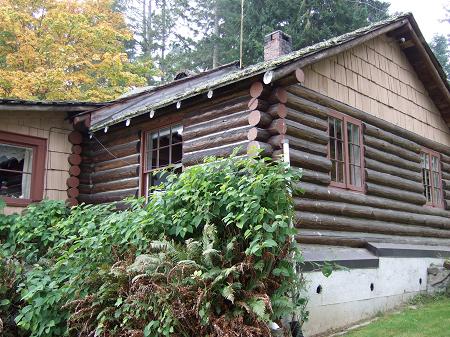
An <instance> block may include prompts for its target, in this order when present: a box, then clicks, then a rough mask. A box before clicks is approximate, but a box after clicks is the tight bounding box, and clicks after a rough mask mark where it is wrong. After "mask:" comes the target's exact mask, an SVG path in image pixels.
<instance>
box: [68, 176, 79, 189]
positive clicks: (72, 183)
mask: <svg viewBox="0 0 450 337" xmlns="http://www.w3.org/2000/svg"><path fill="white" fill-rule="evenodd" d="M66 183H67V187H69V188H72V187H78V186H79V185H80V179H78V178H77V177H70V178H67V181H66Z"/></svg>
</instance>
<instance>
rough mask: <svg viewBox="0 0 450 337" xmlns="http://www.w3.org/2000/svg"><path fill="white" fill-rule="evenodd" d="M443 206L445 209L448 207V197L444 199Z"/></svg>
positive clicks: (449, 201) (449, 207)
mask: <svg viewBox="0 0 450 337" xmlns="http://www.w3.org/2000/svg"><path fill="white" fill-rule="evenodd" d="M444 208H445V209H450V200H449V199H445V200H444Z"/></svg>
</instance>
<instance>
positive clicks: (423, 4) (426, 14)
mask: <svg viewBox="0 0 450 337" xmlns="http://www.w3.org/2000/svg"><path fill="white" fill-rule="evenodd" d="M388 1H389V2H390V3H391V7H390V10H391V12H392V13H394V12H396V11H398V12H412V13H413V15H414V18H415V19H416V21H417V23H418V24H419V28H420V30H421V31H422V34H423V35H424V37H425V39H426V40H427V41H430V40H431V38H432V37H433V35H434V34H436V33H439V34H444V35H447V34H450V24H448V23H442V22H439V21H440V20H442V19H443V18H444V16H445V12H444V6H447V7H449V8H450V0H388Z"/></svg>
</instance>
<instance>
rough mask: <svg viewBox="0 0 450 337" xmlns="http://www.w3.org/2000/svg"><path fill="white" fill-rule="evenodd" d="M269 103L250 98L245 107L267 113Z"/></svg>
mask: <svg viewBox="0 0 450 337" xmlns="http://www.w3.org/2000/svg"><path fill="white" fill-rule="evenodd" d="M270 105H271V104H270V103H269V102H267V101H265V100H262V99H260V98H252V99H251V100H250V102H248V104H247V107H248V109H249V110H259V111H267V110H268V109H269V107H270Z"/></svg>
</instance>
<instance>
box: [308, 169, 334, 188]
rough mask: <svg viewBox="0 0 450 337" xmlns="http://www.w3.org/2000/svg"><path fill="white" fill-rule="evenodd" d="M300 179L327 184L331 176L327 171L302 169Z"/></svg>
mask: <svg viewBox="0 0 450 337" xmlns="http://www.w3.org/2000/svg"><path fill="white" fill-rule="evenodd" d="M301 181H307V182H310V183H315V184H320V185H329V184H330V182H331V177H330V175H329V174H328V173H323V172H318V171H312V170H308V169H302V178H301Z"/></svg>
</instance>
